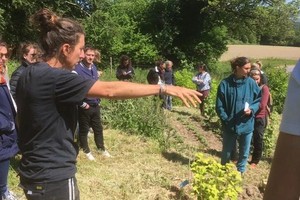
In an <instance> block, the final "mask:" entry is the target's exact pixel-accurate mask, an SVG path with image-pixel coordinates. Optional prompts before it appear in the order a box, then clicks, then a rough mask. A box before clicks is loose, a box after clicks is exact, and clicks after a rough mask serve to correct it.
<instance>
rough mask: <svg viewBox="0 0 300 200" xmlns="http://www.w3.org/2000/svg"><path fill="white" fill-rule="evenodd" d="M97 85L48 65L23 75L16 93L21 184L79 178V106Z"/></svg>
mask: <svg viewBox="0 0 300 200" xmlns="http://www.w3.org/2000/svg"><path fill="white" fill-rule="evenodd" d="M94 83H95V81H94V80H87V79H85V78H84V77H82V76H78V75H77V74H74V73H71V72H70V71H68V70H63V69H56V68H52V67H50V66H49V65H48V64H47V63H38V64H34V65H32V66H29V67H27V68H26V70H25V71H24V72H23V73H22V75H21V76H20V79H19V81H18V85H17V90H16V99H17V107H18V121H19V132H18V136H19V147H20V150H21V153H22V160H21V163H20V176H21V181H22V180H23V181H26V180H30V181H34V182H52V181H60V180H65V179H68V178H70V177H73V176H74V175H75V173H76V166H75V163H76V157H77V154H78V148H77V145H76V144H75V143H74V130H75V128H76V123H77V107H76V105H78V104H79V102H81V101H82V100H83V99H84V98H85V97H86V94H87V92H88V91H89V89H90V88H91V87H92V85H93V84H94Z"/></svg>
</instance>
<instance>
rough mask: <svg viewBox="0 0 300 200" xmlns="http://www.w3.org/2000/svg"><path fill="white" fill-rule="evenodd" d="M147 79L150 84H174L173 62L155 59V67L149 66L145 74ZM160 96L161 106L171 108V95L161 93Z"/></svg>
mask: <svg viewBox="0 0 300 200" xmlns="http://www.w3.org/2000/svg"><path fill="white" fill-rule="evenodd" d="M147 81H148V83H149V84H151V85H166V86H172V85H173V86H174V85H176V84H175V76H174V73H173V62H172V61H170V60H167V61H164V60H162V59H160V60H158V61H156V63H155V67H154V68H151V69H150V70H149V72H148V74H147ZM160 98H161V99H163V104H162V107H163V108H164V109H167V110H172V96H171V95H161V96H160Z"/></svg>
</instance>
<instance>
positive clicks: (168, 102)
mask: <svg viewBox="0 0 300 200" xmlns="http://www.w3.org/2000/svg"><path fill="white" fill-rule="evenodd" d="M165 104H166V109H168V110H172V96H168V95H166V96H165Z"/></svg>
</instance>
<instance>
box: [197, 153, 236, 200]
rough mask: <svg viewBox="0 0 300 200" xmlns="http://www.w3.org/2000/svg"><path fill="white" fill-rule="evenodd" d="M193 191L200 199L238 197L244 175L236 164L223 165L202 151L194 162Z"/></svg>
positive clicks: (222, 199) (220, 199)
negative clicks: (237, 168)
mask: <svg viewBox="0 0 300 200" xmlns="http://www.w3.org/2000/svg"><path fill="white" fill-rule="evenodd" d="M192 172H193V173H194V181H193V191H194V193H195V194H196V195H197V199H198V200H224V199H237V197H238V195H239V192H241V191H242V187H241V185H242V177H241V174H240V173H239V172H238V171H237V170H236V167H235V165H233V164H231V163H228V164H226V165H221V164H220V163H218V162H217V161H215V160H214V159H213V158H207V157H205V156H204V154H202V153H198V154H197V155H196V160H195V161H194V162H193V163H192Z"/></svg>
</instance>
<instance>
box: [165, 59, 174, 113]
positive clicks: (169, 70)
mask: <svg viewBox="0 0 300 200" xmlns="http://www.w3.org/2000/svg"><path fill="white" fill-rule="evenodd" d="M165 63H166V69H165V74H164V77H165V78H164V79H165V84H166V85H175V76H174V73H173V62H172V61H170V60H167V61H166V62H165ZM164 108H165V109H168V110H172V96H169V95H165V98H164Z"/></svg>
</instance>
